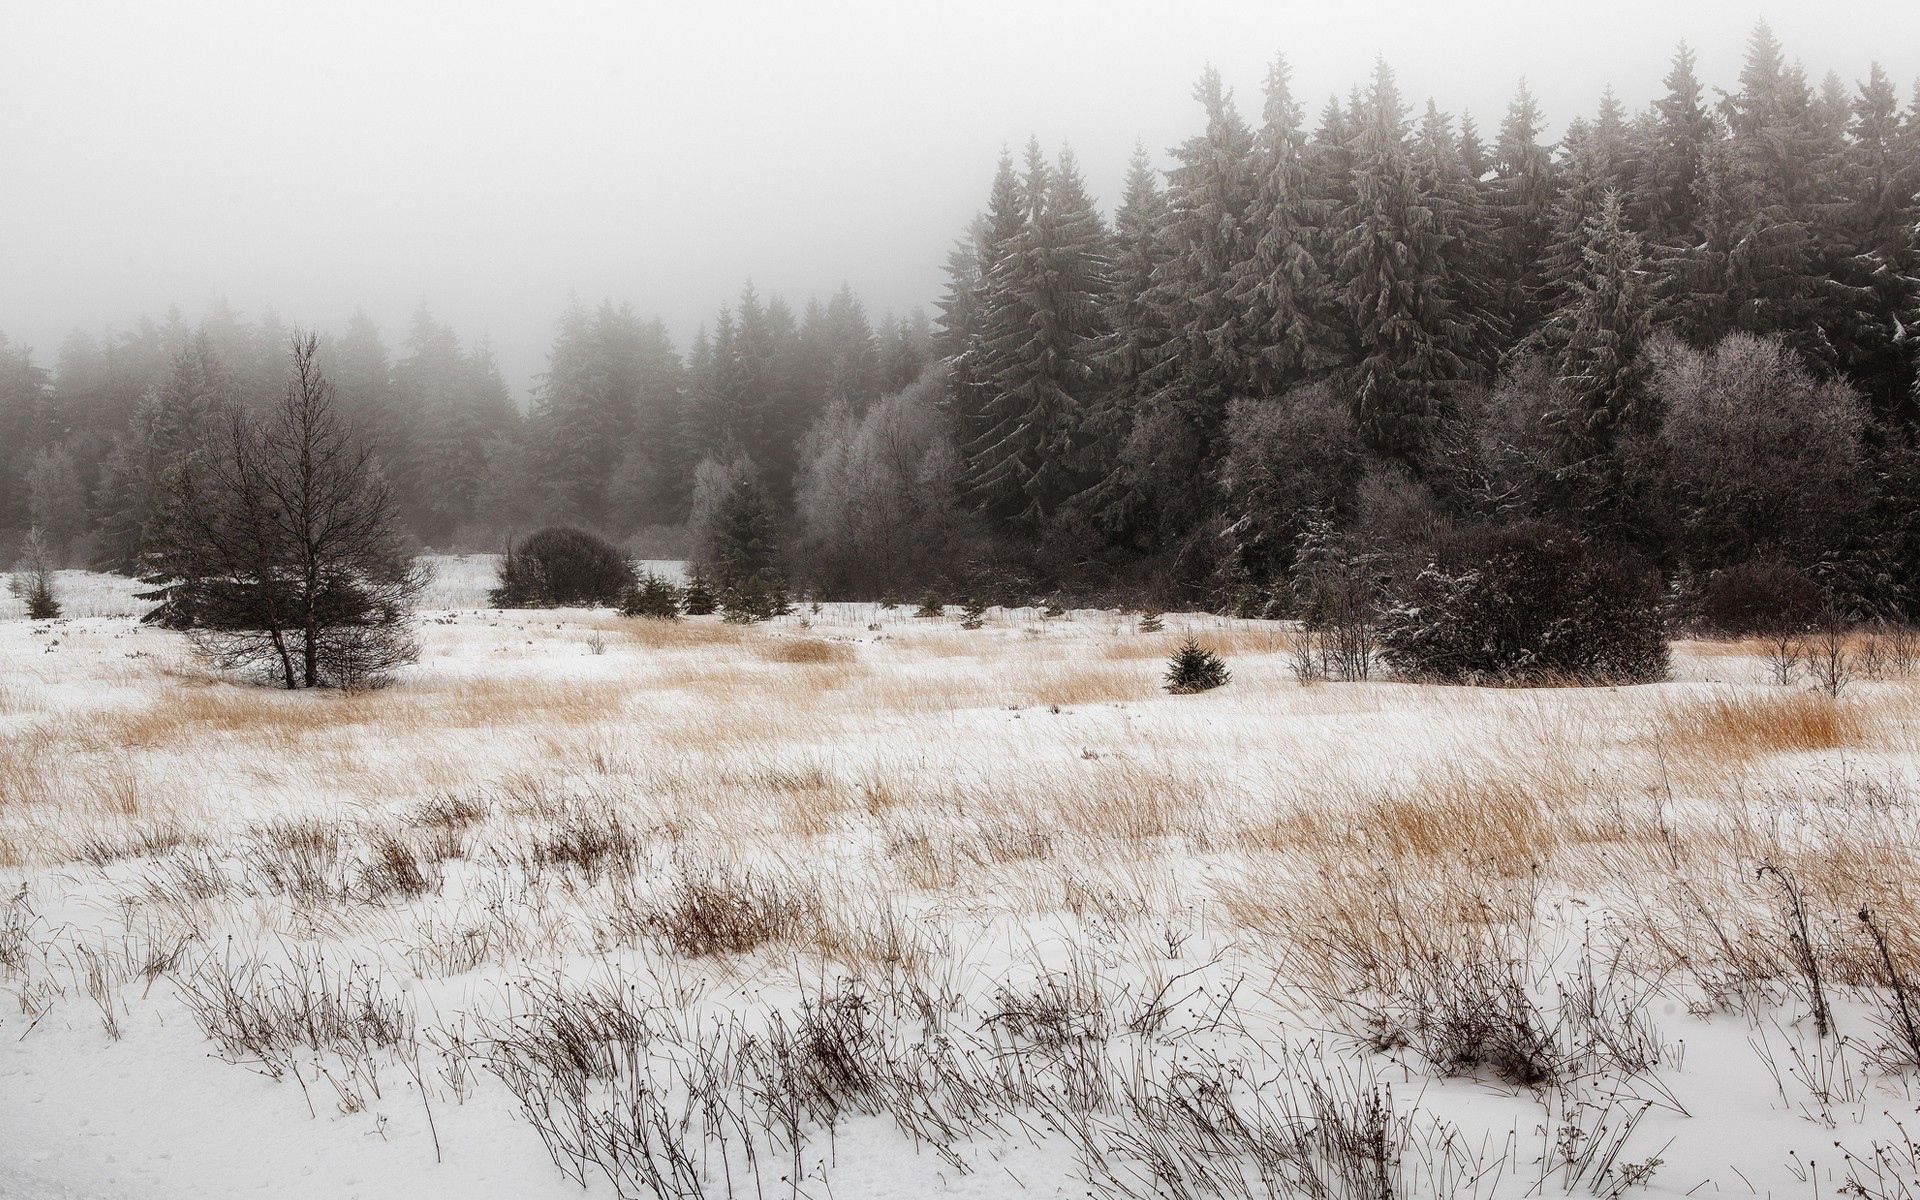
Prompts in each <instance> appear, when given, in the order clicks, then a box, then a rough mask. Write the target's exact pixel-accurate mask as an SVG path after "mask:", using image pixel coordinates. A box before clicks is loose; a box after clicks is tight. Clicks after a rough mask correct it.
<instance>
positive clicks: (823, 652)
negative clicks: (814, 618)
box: [756, 637, 855, 667]
mask: <svg viewBox="0 0 1920 1200" xmlns="http://www.w3.org/2000/svg"><path fill="white" fill-rule="evenodd" d="M756 649H758V651H759V653H760V656H761V657H762V658H764V659H766V660H767V661H768V662H776V663H787V664H789V665H792V666H806V667H818V666H828V665H840V664H845V663H851V662H853V661H854V658H855V655H854V652H853V647H852V646H849V645H847V644H845V643H844V642H828V641H823V640H821V639H820V638H808V637H797V638H796V637H783V638H773V639H770V640H767V641H763V642H760V643H759V644H758V645H757V646H756Z"/></svg>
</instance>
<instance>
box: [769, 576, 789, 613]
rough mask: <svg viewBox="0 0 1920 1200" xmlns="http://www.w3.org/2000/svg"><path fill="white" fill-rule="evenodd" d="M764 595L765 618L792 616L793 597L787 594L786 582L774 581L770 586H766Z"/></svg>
mask: <svg viewBox="0 0 1920 1200" xmlns="http://www.w3.org/2000/svg"><path fill="white" fill-rule="evenodd" d="M764 594H765V596H766V606H765V608H766V615H767V616H769V617H786V616H791V615H793V597H791V596H789V595H788V594H787V583H786V580H784V579H776V580H774V581H773V582H772V583H771V584H769V585H767V587H766V588H765V591H764Z"/></svg>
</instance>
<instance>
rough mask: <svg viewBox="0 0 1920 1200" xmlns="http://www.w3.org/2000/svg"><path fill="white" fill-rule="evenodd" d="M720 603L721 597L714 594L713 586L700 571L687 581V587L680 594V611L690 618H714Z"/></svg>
mask: <svg viewBox="0 0 1920 1200" xmlns="http://www.w3.org/2000/svg"><path fill="white" fill-rule="evenodd" d="M719 603H720V600H719V597H717V596H715V595H714V594H713V585H712V584H710V583H708V582H707V579H706V576H704V575H702V574H700V573H699V572H698V571H695V572H694V573H693V576H692V577H691V578H689V579H688V580H687V586H686V587H685V588H684V589H683V590H682V591H681V593H680V611H681V612H684V613H686V614H687V615H688V616H690V617H709V616H712V615H713V611H714V609H715V608H717V607H718V606H719Z"/></svg>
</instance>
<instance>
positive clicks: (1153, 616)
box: [1140, 608, 1167, 633]
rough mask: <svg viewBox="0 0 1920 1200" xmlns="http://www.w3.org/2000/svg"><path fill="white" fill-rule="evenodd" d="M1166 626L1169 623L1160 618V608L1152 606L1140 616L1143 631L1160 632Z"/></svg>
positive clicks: (1141, 630)
mask: <svg viewBox="0 0 1920 1200" xmlns="http://www.w3.org/2000/svg"><path fill="white" fill-rule="evenodd" d="M1166 627H1167V623H1166V622H1165V621H1163V620H1161V619H1160V610H1159V609H1157V608H1150V609H1148V610H1147V611H1146V612H1145V613H1143V614H1141V616H1140V632H1141V633H1159V632H1160V631H1161V630H1163V629H1165V628H1166Z"/></svg>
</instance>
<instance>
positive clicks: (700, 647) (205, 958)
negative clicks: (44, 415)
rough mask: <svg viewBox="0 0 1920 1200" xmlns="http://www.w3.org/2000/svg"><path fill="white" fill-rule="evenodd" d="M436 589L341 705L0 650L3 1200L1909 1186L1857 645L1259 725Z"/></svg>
mask: <svg viewBox="0 0 1920 1200" xmlns="http://www.w3.org/2000/svg"><path fill="white" fill-rule="evenodd" d="M439 567H440V574H439V579H438V580H437V582H436V584H435V588H434V590H433V591H432V592H431V593H430V595H429V603H430V604H432V605H433V606H434V607H433V608H432V609H431V610H429V611H426V612H423V613H422V614H421V616H420V618H419V622H420V635H421V639H422V643H423V653H422V656H421V659H420V661H419V663H418V664H416V665H415V666H413V667H410V668H408V669H407V670H405V671H404V672H403V673H402V675H401V677H400V679H399V680H398V682H397V683H396V684H395V685H394V686H392V687H390V688H387V689H385V690H381V691H376V692H369V693H364V694H343V693H307V694H302V693H278V692H274V691H270V690H266V689H261V688H256V687H250V686H246V685H243V684H238V683H234V682H230V681H225V680H221V679H218V678H215V677H214V676H212V675H211V674H209V673H208V672H207V671H206V670H205V669H204V668H203V667H202V666H201V665H199V664H198V663H197V662H196V661H195V660H194V659H193V658H192V657H191V655H190V654H189V653H188V650H187V647H186V645H185V643H184V642H183V641H182V640H181V639H180V638H179V637H178V636H177V635H175V634H172V633H168V632H166V631H163V630H158V629H154V628H149V627H145V626H142V625H140V624H139V623H138V622H137V619H136V616H137V613H138V611H139V603H138V601H137V600H136V599H135V598H134V597H133V594H132V592H133V588H132V585H130V584H128V583H126V581H121V580H115V579H112V578H109V577H105V576H91V575H81V574H77V573H68V574H66V575H64V576H63V577H62V584H63V590H64V591H65V593H66V595H67V598H68V612H69V614H70V615H69V616H68V617H67V618H65V619H62V620H58V621H52V622H28V621H26V620H23V619H20V618H19V617H18V614H17V613H16V612H14V611H13V610H11V609H8V608H4V607H0V1194H6V1195H20V1196H26V1197H42V1196H44V1197H80V1196H96V1195H115V1196H120V1195H138V1196H142V1197H172V1196H179V1197H189V1196H191V1197H226V1196H239V1195H250V1194H260V1193H267V1194H272V1195H275V1196H286V1197H308V1196H310V1197H346V1196H358V1197H362V1198H365V1200H372V1198H374V1197H388V1196H392V1197H401V1196H406V1197H418V1196H428V1195H443V1194H444V1195H463V1196H469V1197H492V1196H501V1197H545V1196H553V1197H560V1196H570V1195H580V1194H582V1189H583V1188H584V1190H585V1194H587V1195H592V1196H607V1197H612V1196H621V1197H655V1196H662V1197H692V1196H741V1197H747V1196H752V1197H767V1198H771V1197H782V1196H793V1197H799V1196H805V1197H821V1198H825V1197H834V1198H837V1200H857V1198H862V1197H895V1196H913V1197H922V1196H942V1195H954V1196H974V1197H988V1196H1028V1195H1031V1196H1040V1197H1052V1196H1079V1197H1086V1196H1092V1197H1098V1198H1101V1200H1109V1198H1113V1200H1117V1198H1123V1197H1124V1198H1141V1200H1145V1198H1149V1197H1173V1198H1181V1200H1186V1198H1192V1200H1201V1198H1205V1197H1267V1196H1275V1197H1278V1196H1306V1197H1326V1198H1329V1200H1332V1198H1353V1200H1359V1198H1361V1197H1366V1198H1368V1200H1383V1198H1385V1197H1394V1196H1408V1197H1425V1196H1440V1197H1462V1198H1466V1197H1521V1196H1558V1195H1580V1196H1586V1195H1592V1196H1603V1197H1610V1196H1624V1195H1648V1196H1679V1195H1695V1196H1705V1195H1741V1196H1745V1195H1759V1196H1767V1195H1795V1196H1799V1195H1841V1194H1851V1195H1860V1196H1869V1197H1912V1196H1916V1195H1920V1146H1917V1145H1916V1143H1915V1142H1914V1141H1913V1140H1910V1137H1909V1131H1914V1132H1915V1133H1916V1135H1917V1136H1920V1129H1916V1125H1915V1120H1916V1117H1920V1112H1916V1095H1917V1093H1916V1088H1915V1083H1916V1081H1920V858H1917V857H1916V853H1915V851H1916V849H1920V827H1917V826H1916V791H1915V788H1916V778H1915V768H1916V765H1917V764H1920V758H1917V757H1916V755H1920V676H1916V675H1915V673H1914V664H1913V663H1912V662H1911V661H1910V659H1909V656H1908V655H1907V654H1906V652H1905V650H1904V649H1903V648H1899V647H1896V648H1894V649H1893V650H1891V651H1890V650H1888V648H1886V647H1884V646H1878V645H1869V644H1866V643H1864V642H1863V643H1860V644H1858V645H1855V646H1853V647H1851V648H1850V650H1849V653H1850V655H1851V656H1852V657H1851V662H1852V663H1853V665H1854V678H1852V680H1851V681H1850V682H1848V683H1847V685H1846V686H1845V687H1844V688H1841V689H1839V694H1838V695H1833V694H1829V693H1828V692H1826V691H1822V690H1820V689H1818V688H1815V687H1814V686H1812V683H1811V680H1810V679H1809V678H1808V677H1807V676H1806V675H1805V674H1804V673H1796V674H1793V675H1791V676H1783V675H1782V673H1781V666H1782V664H1780V663H1779V662H1777V661H1773V660H1772V651H1771V649H1770V648H1769V647H1768V646H1766V645H1764V644H1762V643H1759V642H1751V643H1734V642H1681V643H1678V644H1677V645H1676V646H1675V650H1674V677H1673V679H1672V680H1671V681H1669V682H1666V683H1661V684H1654V685H1647V686H1640V687H1630V688H1550V689H1549V688H1536V689H1517V688H1516V689H1494V688H1457V687H1437V686H1427V685H1419V684H1410V683H1404V682H1398V681H1394V680H1391V679H1385V678H1381V679H1375V680H1370V681H1366V682H1360V683H1331V682H1302V681H1301V680H1299V679H1298V678H1296V675H1295V673H1294V671H1293V669H1292V660H1291V658H1290V655H1289V650H1290V644H1291V643H1290V638H1291V633H1290V631H1289V629H1288V627H1287V626H1286V625H1284V624H1282V623H1279V622H1265V621H1235V620H1229V619H1225V618H1219V617H1213V616H1206V615H1199V614H1168V615H1167V617H1166V619H1165V624H1166V628H1165V629H1164V630H1163V631H1161V632H1156V633H1144V632H1141V631H1140V629H1139V615H1138V614H1130V613H1119V612H1105V611H1091V610H1087V611H1075V612H1069V613H1066V614H1065V615H1062V616H1057V617H1052V618H1048V617H1045V616H1044V615H1043V614H1042V613H1041V612H1040V611H1039V610H1036V609H1017V610H1009V609H994V610H992V611H991V612H989V614H988V615H987V618H986V621H985V624H984V627H982V628H980V629H974V630H969V629H963V628H961V627H960V625H959V622H958V620H957V609H954V610H949V615H948V616H946V617H943V618H938V619H929V618H916V617H914V616H913V615H912V614H913V609H912V607H911V606H903V607H899V608H882V607H880V606H878V605H871V604H829V605H824V606H821V607H820V608H819V610H818V611H813V610H811V609H808V608H804V607H803V608H802V609H801V610H800V611H798V612H796V613H795V614H793V615H791V616H788V617H783V618H779V619H777V620H774V621H770V622H765V623H761V624H753V625H728V624H722V623H720V622H718V621H717V620H715V619H714V618H693V619H686V620H682V621H678V622H662V621H650V620H639V619H628V618H622V617H619V616H616V615H613V614H611V613H608V612H593V611H585V610H554V611H513V612H497V611H490V610H487V609H486V608H484V607H483V606H482V605H483V601H482V598H481V595H482V593H481V589H482V588H483V587H484V583H485V578H486V575H487V564H486V563H485V561H484V560H478V559H472V560H444V561H442V562H441V563H440V564H439ZM5 603H12V601H11V598H8V599H7V600H6V601H0V604H5ZM1187 635H1193V636H1195V637H1196V638H1198V639H1199V640H1200V641H1201V642H1202V643H1203V644H1205V645H1207V646H1209V647H1210V648H1212V649H1213V650H1215V651H1216V652H1218V653H1219V654H1221V655H1222V656H1223V657H1224V658H1225V659H1226V661H1227V664H1228V666H1229V667H1230V668H1231V670H1232V673H1233V677H1232V681H1231V682H1230V683H1229V684H1228V685H1226V686H1225V687H1222V688H1219V689H1217V690H1214V691H1209V692H1206V693H1203V694H1199V695H1184V696H1175V695H1168V694H1166V693H1165V691H1164V690H1163V689H1162V686H1161V673H1162V671H1163V669H1164V667H1165V663H1166V661H1167V658H1168V656H1169V655H1170V654H1171V653H1172V651H1173V649H1174V648H1175V647H1176V646H1177V645H1178V643H1179V642H1180V640H1181V639H1182V638H1183V637H1185V636H1187Z"/></svg>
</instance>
